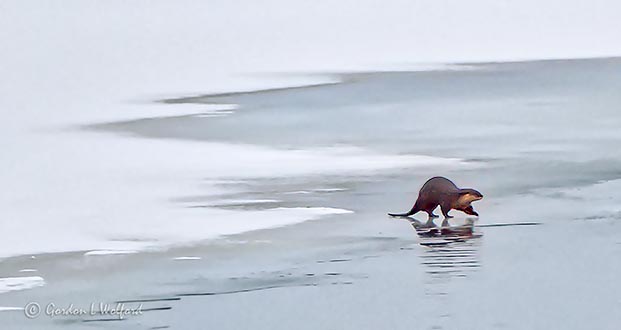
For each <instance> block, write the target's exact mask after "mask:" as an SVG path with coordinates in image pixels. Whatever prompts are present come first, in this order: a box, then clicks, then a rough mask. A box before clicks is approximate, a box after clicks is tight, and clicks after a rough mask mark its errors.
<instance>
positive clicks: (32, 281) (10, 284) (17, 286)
mask: <svg viewBox="0 0 621 330" xmlns="http://www.w3.org/2000/svg"><path fill="white" fill-rule="evenodd" d="M44 285H45V280H44V279H43V277H40V276H25V277H5V278H0V293H5V292H9V291H20V290H27V289H32V288H36V287H40V286H44Z"/></svg>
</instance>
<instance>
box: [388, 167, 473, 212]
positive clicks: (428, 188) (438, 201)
mask: <svg viewBox="0 0 621 330" xmlns="http://www.w3.org/2000/svg"><path fill="white" fill-rule="evenodd" d="M481 198H483V195H482V194H481V193H480V192H478V191H476V190H474V189H469V188H466V189H460V188H458V187H457V186H456V185H455V184H454V183H453V182H452V181H451V180H449V179H447V178H444V177H439V176H437V177H433V178H431V179H429V180H428V181H427V182H425V184H424V185H423V187H422V188H421V189H420V192H419V194H418V199H416V203H414V206H413V207H412V209H411V210H410V211H409V212H407V213H403V214H393V213H388V215H391V216H405V217H407V216H410V215H413V214H415V213H417V212H419V211H425V212H427V214H429V217H430V218H434V217H437V215H435V214H433V210H435V209H436V207H438V206H440V209H441V210H442V214H443V215H444V217H445V218H452V216H450V215H449V214H448V212H449V211H450V210H452V209H454V210H460V211H463V212H465V213H466V214H470V215H476V216H478V215H479V214H478V213H477V212H475V211H474V209H473V208H472V205H470V203H472V202H474V201H477V200H479V199H481Z"/></svg>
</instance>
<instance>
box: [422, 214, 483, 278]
mask: <svg viewBox="0 0 621 330" xmlns="http://www.w3.org/2000/svg"><path fill="white" fill-rule="evenodd" d="M410 223H411V224H412V227H413V228H414V230H415V231H416V234H417V235H418V236H419V238H420V245H422V246H424V247H426V249H425V250H424V252H423V253H422V254H421V258H422V259H423V260H422V264H423V265H426V266H427V268H428V269H427V273H428V274H431V275H432V276H433V277H439V278H452V277H466V276H467V274H468V273H470V272H472V271H473V270H475V269H477V268H478V267H479V266H480V264H479V260H478V256H477V249H478V244H479V240H478V238H480V237H481V236H482V235H481V234H480V233H478V232H477V231H475V227H474V220H472V219H466V222H465V223H464V224H463V225H459V226H451V225H449V223H448V221H447V220H445V221H444V222H442V226H441V227H438V226H437V225H435V224H434V223H433V221H427V222H425V223H422V222H420V221H418V220H414V219H413V220H411V221H410Z"/></svg>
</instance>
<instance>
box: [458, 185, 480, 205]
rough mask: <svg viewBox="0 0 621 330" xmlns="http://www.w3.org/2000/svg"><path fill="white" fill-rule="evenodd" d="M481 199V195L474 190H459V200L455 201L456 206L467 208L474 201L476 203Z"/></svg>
mask: <svg viewBox="0 0 621 330" xmlns="http://www.w3.org/2000/svg"><path fill="white" fill-rule="evenodd" d="M482 198H483V194H481V193H480V192H478V191H476V190H474V189H460V190H459V199H458V200H457V204H459V205H463V206H468V205H470V203H472V202H474V201H478V200H480V199H482Z"/></svg>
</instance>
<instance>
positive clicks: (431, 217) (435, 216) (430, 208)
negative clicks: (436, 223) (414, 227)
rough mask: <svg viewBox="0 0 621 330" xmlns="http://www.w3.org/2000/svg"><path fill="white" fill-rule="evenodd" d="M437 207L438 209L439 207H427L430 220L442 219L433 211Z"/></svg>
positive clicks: (426, 210)
mask: <svg viewBox="0 0 621 330" xmlns="http://www.w3.org/2000/svg"><path fill="white" fill-rule="evenodd" d="M436 207H438V205H432V206H427V207H426V208H425V212H427V214H429V219H433V218H438V217H440V216H439V215H437V214H434V213H433V210H435V209H436Z"/></svg>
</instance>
